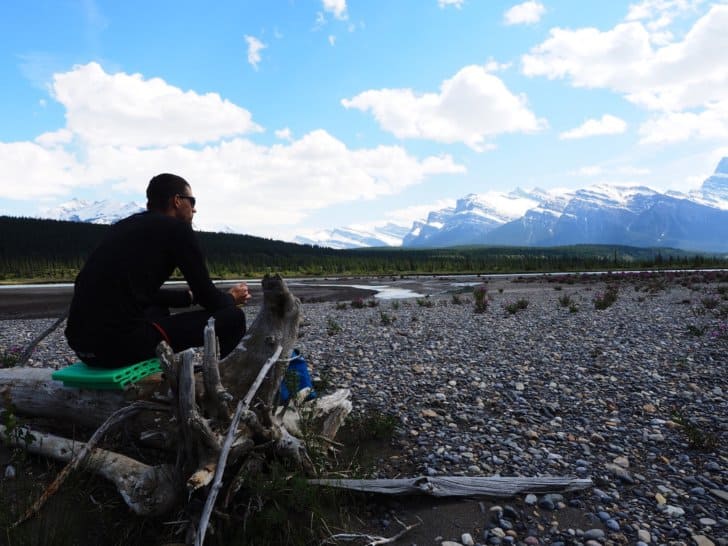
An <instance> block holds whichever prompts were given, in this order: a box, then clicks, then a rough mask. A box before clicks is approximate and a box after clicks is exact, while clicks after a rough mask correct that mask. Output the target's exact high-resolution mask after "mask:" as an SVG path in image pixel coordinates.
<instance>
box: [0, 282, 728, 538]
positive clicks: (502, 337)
mask: <svg viewBox="0 0 728 546" xmlns="http://www.w3.org/2000/svg"><path fill="white" fill-rule="evenodd" d="M449 286H450V290H438V291H435V290H431V292H432V293H433V295H431V296H430V297H428V298H419V299H407V300H391V301H380V302H379V303H378V305H372V306H370V305H368V303H367V302H368V301H369V300H364V306H363V307H362V308H353V307H352V306H351V305H350V302H346V301H339V302H336V301H325V302H321V303H304V317H305V321H304V324H303V326H302V329H301V334H302V337H301V340H300V349H301V351H302V353H303V354H304V355H305V356H306V357H307V359H308V360H309V362H310V364H311V365H312V367H313V370H314V375H315V376H316V377H317V379H318V381H319V382H318V385H319V388H320V389H322V390H323V389H334V388H344V387H345V388H349V389H351V391H352V401H353V404H354V408H355V409H354V412H355V414H357V415H358V416H370V417H371V416H377V415H381V416H383V417H390V418H394V419H395V421H396V423H397V427H396V431H395V436H394V438H393V440H392V443H391V445H390V446H389V449H386V450H382V451H381V452H380V453H378V454H377V457H376V459H377V460H376V472H375V473H376V475H378V476H379V477H395V476H413V475H420V474H424V475H429V476H446V475H471V476H481V475H502V476H575V477H580V478H591V479H592V481H593V483H594V486H593V487H591V488H589V489H587V490H584V491H581V492H576V493H569V494H565V495H564V496H560V495H554V494H550V495H549V494H545V495H528V496H523V497H522V498H517V499H506V500H503V501H502V502H497V503H496V502H495V501H494V500H492V499H491V500H485V501H477V500H467V501H465V500H463V501H449V502H444V501H438V502H434V501H417V502H414V503H407V502H405V501H403V500H399V501H385V500H383V501H382V502H381V503H380V505H379V506H378V507H375V508H372V509H371V510H369V511H368V512H367V513H363V514H362V515H361V520H362V522H363V523H365V524H366V526H367V529H368V531H369V532H370V533H376V534H379V535H381V536H392V535H394V534H396V533H397V532H398V531H399V530H400V529H401V527H400V526H399V524H398V523H397V520H399V521H402V522H403V523H404V524H412V523H416V522H417V519H418V518H419V519H420V520H421V521H422V524H421V525H420V526H419V527H417V528H416V529H413V530H411V531H410V532H408V533H407V534H405V535H404V536H403V538H401V539H400V540H399V541H398V543H400V544H418V545H424V544H449V545H452V544H496V545H497V544H529V545H536V544H552V545H556V544H585V545H591V546H594V545H598V544H640V545H642V544H674V545H678V544H685V545H688V544H698V545H701V546H702V545H709V544H719V545H727V544H728V450H727V449H726V445H728V397H727V396H726V394H727V392H728V369H727V367H728V362H727V361H728V357H727V356H726V350H727V349H728V277H727V276H725V275H724V274H715V273H707V274H705V273H704V274H690V275H647V274H643V275H629V276H613V277H612V278H610V279H607V278H605V277H603V276H602V277H592V278H587V277H582V278H578V279H577V282H574V279H573V278H566V277H563V278H559V277H552V278H549V279H545V278H535V279H530V280H528V282H527V280H526V279H508V280H503V279H501V280H491V281H489V282H487V284H486V285H485V286H487V294H488V298H489V300H488V306H487V310H485V312H482V313H476V312H475V309H474V301H473V295H472V289H471V288H468V289H467V290H466V291H465V293H462V294H457V293H455V290H456V289H455V288H452V286H454V285H449ZM609 287H613V290H612V291H611V292H610V289H609ZM609 293H613V294H615V296H616V300H615V301H614V303H613V304H611V305H609V306H607V307H606V308H604V309H597V308H596V306H595V303H594V301H595V299H596V300H599V301H604V302H605V303H606V302H608V301H609V300H608V294H609ZM519 301H520V302H521V303H520V305H519V304H518V302H519ZM254 313H255V309H254V308H251V309H250V315H251V317H250V318H251V319H252V315H253V314H254ZM51 323H52V320H51V319H33V320H20V319H19V320H12V321H2V322H0V347H5V348H8V347H9V346H10V345H20V344H22V343H25V342H27V341H29V340H30V339H32V338H33V337H34V336H35V335H37V333H38V332H40V331H42V330H43V329H44V328H45V327H47V326H48V325H49V324H51ZM74 360H75V359H74V357H73V355H72V353H71V352H70V351H69V350H68V348H67V347H66V345H65V343H64V342H63V340H62V336H61V333H60V331H57V332H55V333H53V334H52V335H51V336H49V337H48V338H47V339H46V340H44V341H43V342H42V343H41V344H40V346H39V347H38V348H37V349H36V351H35V352H34V354H33V356H32V361H31V362H30V363H29V365H44V366H52V367H55V366H62V365H65V364H66V363H68V362H71V361H74ZM357 415H355V416H354V417H356V416H357Z"/></svg>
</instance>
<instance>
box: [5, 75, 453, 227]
mask: <svg viewBox="0 0 728 546" xmlns="http://www.w3.org/2000/svg"><path fill="white" fill-rule="evenodd" d="M88 73H90V74H91V75H92V76H94V77H93V78H91V79H89V78H84V77H80V75H83V74H86V75H88ZM56 86H57V87H58V89H55V90H54V95H55V96H56V97H57V98H59V101H60V100H61V99H63V100H62V101H61V104H62V106H64V107H65V108H66V112H67V115H66V120H67V125H66V127H63V128H61V129H58V130H57V131H52V132H48V133H44V134H42V135H40V136H38V137H37V138H36V142H11V143H4V142H0V165H2V166H3V173H4V174H3V177H2V179H0V198H8V199H13V200H21V201H22V200H26V201H30V202H33V203H38V202H39V200H40V199H47V198H49V197H50V198H53V197H55V198H61V197H66V198H67V197H68V196H72V195H74V194H75V195H77V194H78V192H79V191H80V190H82V189H84V190H88V191H93V190H94V189H96V190H100V191H103V190H104V189H107V191H109V190H112V189H113V190H114V191H117V192H125V193H126V194H127V195H130V198H129V200H132V199H141V198H142V197H141V196H143V193H144V189H145V188H146V185H147V183H148V181H149V179H150V178H151V177H152V176H153V175H155V174H157V173H160V172H175V173H178V174H180V175H181V176H184V177H185V178H186V179H187V180H189V182H190V184H192V186H193V190H194V192H195V195H196V196H197V197H198V198H199V202H198V206H197V208H198V210H199V214H198V215H197V216H196V217H195V223H196V225H197V226H198V227H200V228H203V229H220V228H222V227H223V226H231V227H233V228H234V229H236V230H239V231H242V232H246V233H252V234H256V233H257V234H261V235H262V234H266V235H267V236H275V232H274V233H273V234H271V229H270V228H271V227H275V226H280V228H281V229H283V228H284V227H285V226H292V225H294V224H295V223H296V222H299V221H301V220H302V219H304V218H305V217H306V216H308V215H311V214H314V213H315V211H316V210H318V209H320V208H325V207H327V206H330V205H333V204H338V203H345V202H350V201H356V200H366V199H375V198H377V197H379V196H382V195H390V194H396V193H398V192H400V191H401V190H402V189H404V188H406V187H409V186H412V185H415V184H418V183H420V182H422V181H423V180H425V179H426V178H428V177H430V176H434V175H439V174H457V173H462V172H465V168H464V167H463V166H461V165H458V164H456V163H455V162H454V161H453V159H452V158H451V157H450V156H446V155H445V156H429V157H424V158H417V157H414V156H412V155H410V154H409V153H408V152H407V151H406V150H404V149H403V148H402V147H399V146H378V147H376V148H364V149H350V148H348V147H347V146H346V145H345V144H344V143H343V142H341V141H340V140H338V139H337V138H335V137H334V136H332V135H331V134H329V133H327V132H326V131H324V130H315V131H311V132H309V133H308V134H305V135H303V136H302V137H301V138H298V139H295V140H294V139H293V137H292V135H291V131H290V129H288V128H283V129H279V130H277V131H275V134H276V136H277V137H278V138H280V139H282V140H284V142H281V143H277V144H274V145H271V146H262V145H258V144H255V143H254V142H252V141H250V140H248V139H246V138H244V137H242V136H240V135H236V134H231V133H230V131H228V126H227V123H228V120H227V119H226V118H225V116H224V115H223V114H231V113H235V112H238V111H239V112H245V111H244V110H242V109H241V108H239V107H238V106H235V105H232V104H230V103H227V102H225V101H222V100H220V98H219V97H217V95H215V96H214V97H213V98H210V96H209V95H204V96H200V95H197V94H194V93H190V92H183V91H181V90H180V89H178V88H175V87H173V86H170V85H169V84H167V83H165V82H164V81H162V80H160V79H151V80H145V79H144V78H143V77H142V76H141V75H135V76H128V75H126V74H116V75H113V76H109V75H107V74H105V73H104V71H103V70H102V69H101V68H100V67H99V66H98V65H95V66H91V65H87V66H85V67H76V68H75V69H74V70H73V71H72V72H70V73H67V74H60V75H58V78H57V79H56ZM130 88H131V89H133V91H134V92H127V93H122V92H121V91H123V90H126V91H128V90H129V89H130ZM160 90H161V91H163V93H162V95H163V96H164V97H167V99H166V103H169V104H168V105H167V106H164V104H166V103H160V104H158V105H157V114H158V116H157V119H154V118H153V117H152V116H151V114H148V113H147V111H148V110H150V109H152V108H153V105H154V104H157V103H156V102H155V101H156V99H157V98H158V97H159V96H160ZM101 97H104V98H105V100H101ZM81 98H84V100H83V101H82V100H81ZM166 108H167V109H166ZM231 108H232V109H233V110H230V109H231ZM79 110H81V111H82V112H84V113H85V115H77V114H78V111H79ZM245 113H246V116H247V117H246V118H245V119H246V120H248V121H247V125H244V126H245V127H247V128H250V122H249V114H247V112H245ZM175 116H176V117H175ZM193 119H202V120H206V122H205V123H206V125H203V126H202V129H203V130H205V131H207V133H208V134H209V135H210V138H214V140H213V141H209V142H208V143H207V144H206V145H204V146H199V145H196V144H195V143H194V141H193V140H191V139H190V138H189V135H190V134H193V133H194V132H195V131H194V130H195V126H194V124H193V123H192V122H191V121H190V120H193ZM214 122H216V123H217V124H218V126H219V127H217V128H216V127H215V125H214ZM158 125H163V126H165V127H166V130H167V131H169V132H170V134H179V135H183V136H177V137H176V138H166V136H165V135H166V132H159V130H158V129H155V127H156V126H158ZM99 127H102V129H99ZM99 131H101V132H100V133H99ZM154 131H157V134H155V135H153V136H151V137H150V135H149V133H150V132H154ZM175 131H176V132H175ZM237 132H242V131H237ZM109 135H122V136H123V138H121V137H120V138H112V137H111V136H109ZM159 135H163V136H159ZM184 135H188V136H184ZM208 140H209V139H208ZM189 144H191V145H189ZM19 181H22V184H21V183H18V182H19ZM281 196H285V198H281ZM39 204H40V203H39ZM44 205H45V206H48V205H49V203H47V202H46V203H44Z"/></svg>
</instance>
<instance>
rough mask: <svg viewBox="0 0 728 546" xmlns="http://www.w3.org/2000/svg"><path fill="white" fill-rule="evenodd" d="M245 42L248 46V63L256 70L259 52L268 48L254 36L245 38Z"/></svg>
mask: <svg viewBox="0 0 728 546" xmlns="http://www.w3.org/2000/svg"><path fill="white" fill-rule="evenodd" d="M245 42H246V43H247V44H248V63H250V65H251V66H252V67H253V68H255V69H256V70H258V63H259V62H260V52H261V50H263V49H265V48H266V47H268V46H267V45H265V44H264V43H263V42H261V41H260V40H258V38H256V37H255V36H247V35H246V36H245Z"/></svg>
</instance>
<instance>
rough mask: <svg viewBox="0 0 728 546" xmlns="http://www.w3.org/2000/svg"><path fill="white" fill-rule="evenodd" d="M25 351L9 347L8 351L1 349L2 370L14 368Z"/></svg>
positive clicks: (16, 347) (0, 362)
mask: <svg viewBox="0 0 728 546" xmlns="http://www.w3.org/2000/svg"><path fill="white" fill-rule="evenodd" d="M22 352H23V350H22V349H21V348H20V347H18V346H13V347H9V348H7V349H3V348H0V368H12V367H13V366H15V365H16V364H17V363H18V360H20V354H21V353H22Z"/></svg>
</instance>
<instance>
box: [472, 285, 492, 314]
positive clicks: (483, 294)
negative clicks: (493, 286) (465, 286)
mask: <svg viewBox="0 0 728 546" xmlns="http://www.w3.org/2000/svg"><path fill="white" fill-rule="evenodd" d="M473 297H474V298H475V312H476V313H485V312H486V311H487V310H488V288H487V287H486V286H485V285H484V284H481V285H478V286H476V287H475V288H473Z"/></svg>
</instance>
